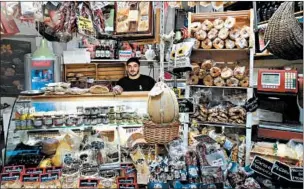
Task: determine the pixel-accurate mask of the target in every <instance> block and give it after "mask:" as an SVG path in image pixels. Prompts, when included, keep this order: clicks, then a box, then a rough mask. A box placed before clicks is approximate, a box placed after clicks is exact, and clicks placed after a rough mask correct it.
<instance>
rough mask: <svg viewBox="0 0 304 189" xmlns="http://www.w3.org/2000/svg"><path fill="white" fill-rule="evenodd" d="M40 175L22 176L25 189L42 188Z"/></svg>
mask: <svg viewBox="0 0 304 189" xmlns="http://www.w3.org/2000/svg"><path fill="white" fill-rule="evenodd" d="M39 179H40V177H39V174H24V175H22V179H21V180H22V183H23V188H40V181H39Z"/></svg>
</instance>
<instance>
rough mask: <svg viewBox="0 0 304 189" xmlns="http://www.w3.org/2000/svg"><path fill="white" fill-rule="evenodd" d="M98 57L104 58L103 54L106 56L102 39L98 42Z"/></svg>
mask: <svg viewBox="0 0 304 189" xmlns="http://www.w3.org/2000/svg"><path fill="white" fill-rule="evenodd" d="M100 46H101V47H100V59H104V58H105V56H106V53H105V47H104V41H102V42H101V43H100Z"/></svg>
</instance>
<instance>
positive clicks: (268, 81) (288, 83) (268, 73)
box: [258, 69, 298, 93]
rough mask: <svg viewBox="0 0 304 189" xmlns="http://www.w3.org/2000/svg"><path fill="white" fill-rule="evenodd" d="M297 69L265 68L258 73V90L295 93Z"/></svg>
mask: <svg viewBox="0 0 304 189" xmlns="http://www.w3.org/2000/svg"><path fill="white" fill-rule="evenodd" d="M297 79H298V72H297V70H265V69H260V70H259V73H258V91H265V92H280V93H285V92H288V93H297V92H298V82H297Z"/></svg>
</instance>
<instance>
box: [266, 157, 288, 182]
mask: <svg viewBox="0 0 304 189" xmlns="http://www.w3.org/2000/svg"><path fill="white" fill-rule="evenodd" d="M271 172H272V173H273V174H275V175H277V176H279V177H282V178H284V179H286V180H289V181H291V174H290V167H289V166H288V165H286V164H284V163H282V162H279V161H275V162H274V164H273V166H272V169H271Z"/></svg>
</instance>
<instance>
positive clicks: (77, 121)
mask: <svg viewBox="0 0 304 189" xmlns="http://www.w3.org/2000/svg"><path fill="white" fill-rule="evenodd" d="M74 124H75V125H76V126H77V127H79V126H82V125H83V115H82V114H80V115H78V116H75V117H74Z"/></svg>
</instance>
